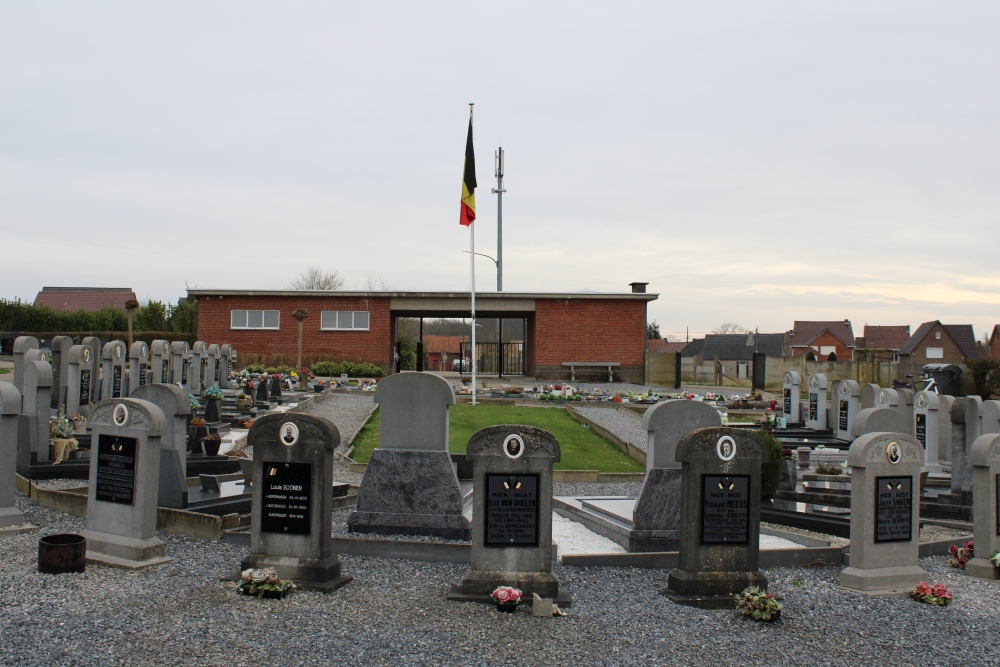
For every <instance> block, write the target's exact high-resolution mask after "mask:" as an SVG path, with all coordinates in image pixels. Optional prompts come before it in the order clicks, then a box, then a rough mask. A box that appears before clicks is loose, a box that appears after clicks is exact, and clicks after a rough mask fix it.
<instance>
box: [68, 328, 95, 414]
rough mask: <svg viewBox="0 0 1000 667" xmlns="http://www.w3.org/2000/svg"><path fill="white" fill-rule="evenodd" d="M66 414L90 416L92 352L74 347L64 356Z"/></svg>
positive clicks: (80, 346) (89, 348) (85, 348)
mask: <svg viewBox="0 0 1000 667" xmlns="http://www.w3.org/2000/svg"><path fill="white" fill-rule="evenodd" d="M66 360H67V364H66V368H67V370H66V377H67V383H66V414H67V416H70V417H72V416H73V415H76V414H79V415H83V416H85V417H89V416H90V385H91V383H92V382H94V350H93V348H91V347H89V346H87V345H74V346H73V347H71V348H69V352H68V353H67V355H66Z"/></svg>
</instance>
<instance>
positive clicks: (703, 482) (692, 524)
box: [662, 428, 767, 609]
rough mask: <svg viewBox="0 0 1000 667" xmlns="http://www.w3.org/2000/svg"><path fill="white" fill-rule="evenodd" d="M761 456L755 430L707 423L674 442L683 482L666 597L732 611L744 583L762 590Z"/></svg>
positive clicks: (764, 580) (764, 583) (763, 455)
mask: <svg viewBox="0 0 1000 667" xmlns="http://www.w3.org/2000/svg"><path fill="white" fill-rule="evenodd" d="M766 456H767V453H766V450H765V448H764V443H763V442H761V440H760V438H758V437H757V436H756V435H754V434H753V433H748V432H746V431H744V430H742V429H733V428H706V429H700V430H698V431H695V432H693V433H690V434H688V435H687V436H686V437H685V438H684V439H683V440H682V441H681V443H680V445H679V446H678V447H677V460H678V461H681V462H682V463H683V464H684V467H683V472H682V475H683V477H682V481H681V544H680V550H679V551H680V554H679V566H678V569H676V570H673V571H671V572H670V575H669V576H668V577H667V588H666V589H665V590H664V591H662V592H663V594H664V595H666V596H667V597H669V598H670V599H671V600H673V601H674V602H677V603H679V604H684V605H689V606H694V607H701V608H703V609H723V608H726V609H731V608H732V607H733V596H734V595H736V594H737V593H739V592H740V591H741V590H743V589H744V588H746V587H747V586H760V587H761V588H767V577H765V576H764V575H763V574H761V573H760V572H759V571H758V567H759V564H760V466H761V462H763V461H764V459H765V458H766Z"/></svg>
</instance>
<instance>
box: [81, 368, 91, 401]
mask: <svg viewBox="0 0 1000 667" xmlns="http://www.w3.org/2000/svg"><path fill="white" fill-rule="evenodd" d="M87 403H90V369H89V368H84V369H82V370H81V371H80V405H86V404H87Z"/></svg>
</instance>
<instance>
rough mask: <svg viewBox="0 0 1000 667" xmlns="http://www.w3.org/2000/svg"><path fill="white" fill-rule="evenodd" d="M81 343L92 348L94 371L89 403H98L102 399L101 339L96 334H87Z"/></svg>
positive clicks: (91, 360)
mask: <svg viewBox="0 0 1000 667" xmlns="http://www.w3.org/2000/svg"><path fill="white" fill-rule="evenodd" d="M80 344H81V345H84V346H86V347H89V348H90V363H91V367H92V373H91V376H90V401H89V403H91V404H93V403H97V401H99V400H101V377H100V374H101V339H100V338H98V337H96V336H87V337H86V338H84V339H83V340H82V341H80Z"/></svg>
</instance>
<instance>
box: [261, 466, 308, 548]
mask: <svg viewBox="0 0 1000 667" xmlns="http://www.w3.org/2000/svg"><path fill="white" fill-rule="evenodd" d="M311 486H312V465H311V464H309V463H275V462H270V461H265V462H264V488H263V505H262V507H261V517H260V519H261V521H260V529H261V530H262V531H264V532H268V533H292V534H295V535H308V534H309V512H310V506H311V502H310V498H309V490H310V488H311Z"/></svg>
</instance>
